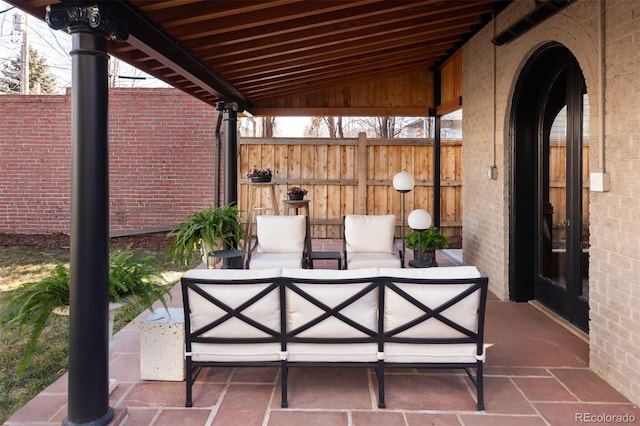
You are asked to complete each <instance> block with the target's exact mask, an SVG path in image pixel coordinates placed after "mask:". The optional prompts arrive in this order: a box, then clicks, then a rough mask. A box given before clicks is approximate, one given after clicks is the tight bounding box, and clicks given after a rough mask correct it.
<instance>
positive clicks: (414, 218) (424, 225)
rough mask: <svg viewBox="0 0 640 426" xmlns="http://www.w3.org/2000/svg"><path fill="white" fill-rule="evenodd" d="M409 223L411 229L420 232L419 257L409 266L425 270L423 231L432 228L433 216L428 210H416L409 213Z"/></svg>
mask: <svg viewBox="0 0 640 426" xmlns="http://www.w3.org/2000/svg"><path fill="white" fill-rule="evenodd" d="M407 222H409V228H411V229H413V230H414V231H417V232H418V255H417V256H416V258H415V259H413V260H412V261H411V262H409V265H410V266H413V267H414V268H424V267H426V266H427V263H426V262H425V261H424V259H423V257H422V231H424V230H426V229H429V227H430V226H431V215H430V214H429V212H427V211H426V210H423V209H416V210H414V211H412V212H411V213H409V217H408V218H407Z"/></svg>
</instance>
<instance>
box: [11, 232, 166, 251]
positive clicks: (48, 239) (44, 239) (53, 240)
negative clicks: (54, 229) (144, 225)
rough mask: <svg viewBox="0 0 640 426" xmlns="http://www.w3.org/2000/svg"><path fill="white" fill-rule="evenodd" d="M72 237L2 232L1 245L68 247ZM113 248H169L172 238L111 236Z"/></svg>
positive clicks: (159, 234) (163, 234)
mask: <svg viewBox="0 0 640 426" xmlns="http://www.w3.org/2000/svg"><path fill="white" fill-rule="evenodd" d="M69 244H70V237H69V235H66V234H3V233H0V247H12V246H15V247H35V248H40V249H45V248H68V247H69ZM109 244H110V246H111V248H123V247H127V246H128V245H131V247H132V248H137V249H148V250H167V249H168V248H169V246H170V245H171V238H170V237H167V234H166V233H158V234H143V235H131V236H126V237H116V238H111V239H110V241H109Z"/></svg>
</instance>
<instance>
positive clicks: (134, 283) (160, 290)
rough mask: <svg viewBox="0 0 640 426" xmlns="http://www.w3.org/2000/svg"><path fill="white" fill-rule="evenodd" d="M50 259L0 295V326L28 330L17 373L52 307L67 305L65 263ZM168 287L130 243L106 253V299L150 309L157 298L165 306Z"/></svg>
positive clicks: (34, 344)
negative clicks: (31, 278)
mask: <svg viewBox="0 0 640 426" xmlns="http://www.w3.org/2000/svg"><path fill="white" fill-rule="evenodd" d="M53 262H54V264H55V266H54V268H53V270H52V271H51V274H50V275H49V276H47V277H45V278H43V279H41V280H39V281H35V282H28V283H24V284H21V285H20V286H18V287H17V288H15V289H14V290H12V291H10V292H8V293H7V294H5V295H4V296H3V297H2V299H0V326H4V327H6V329H15V330H17V331H18V332H20V333H24V332H28V333H29V337H28V339H27V343H26V346H25V350H24V353H23V355H22V359H21V361H20V366H19V368H18V371H17V373H18V376H21V375H22V374H23V373H24V371H25V369H26V367H27V366H28V364H29V361H30V360H31V358H32V356H33V354H34V352H35V349H36V345H37V343H38V339H39V337H40V335H41V334H42V331H43V330H44V328H45V327H46V326H47V324H48V323H49V321H50V319H51V316H52V315H53V314H54V310H55V309H56V308H61V307H65V306H68V305H69V285H70V276H69V267H68V266H67V265H65V264H63V263H62V262H60V261H59V260H56V259H53ZM170 289H171V288H170V286H168V285H166V283H165V282H164V279H163V278H162V276H161V275H160V272H159V269H158V268H157V267H156V266H155V263H154V262H153V261H152V258H151V257H136V256H135V255H134V253H133V251H132V250H131V246H129V247H127V248H124V249H116V250H112V251H111V252H110V253H109V301H110V302H116V303H117V302H126V301H127V300H128V299H129V298H135V299H136V300H139V301H140V303H142V304H143V305H144V306H145V307H146V308H148V309H151V310H153V304H154V303H155V301H156V300H158V299H159V300H160V301H161V302H162V304H163V306H164V307H165V308H166V307H167V301H166V297H167V296H168V297H170V294H169V290H170Z"/></svg>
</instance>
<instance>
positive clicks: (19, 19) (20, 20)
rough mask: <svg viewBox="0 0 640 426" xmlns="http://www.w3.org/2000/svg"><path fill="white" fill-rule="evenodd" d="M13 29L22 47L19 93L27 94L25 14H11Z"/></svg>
mask: <svg viewBox="0 0 640 426" xmlns="http://www.w3.org/2000/svg"><path fill="white" fill-rule="evenodd" d="M13 30H14V31H16V32H19V33H20V34H21V36H22V49H21V52H20V70H21V71H22V72H21V75H20V94H21V95H28V94H29V40H28V38H27V16H26V15H21V14H17V13H16V14H15V15H13Z"/></svg>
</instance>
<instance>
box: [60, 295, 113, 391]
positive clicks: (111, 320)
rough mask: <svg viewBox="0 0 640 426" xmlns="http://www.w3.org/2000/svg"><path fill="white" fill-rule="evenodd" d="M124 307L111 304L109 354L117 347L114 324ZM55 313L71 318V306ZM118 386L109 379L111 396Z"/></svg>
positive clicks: (63, 307)
mask: <svg viewBox="0 0 640 426" xmlns="http://www.w3.org/2000/svg"><path fill="white" fill-rule="evenodd" d="M121 307H122V303H114V302H109V313H108V316H109V354H111V353H112V352H113V349H114V348H115V346H116V341H115V339H114V337H113V323H114V321H115V319H116V310H118V309H120V308H121ZM53 313H54V314H56V315H60V316H67V317H68V316H69V305H65V306H58V307H56V308H53ZM117 386H118V381H117V380H116V379H113V378H109V395H111V393H112V392H113V391H114V389H115V388H116V387H117Z"/></svg>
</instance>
